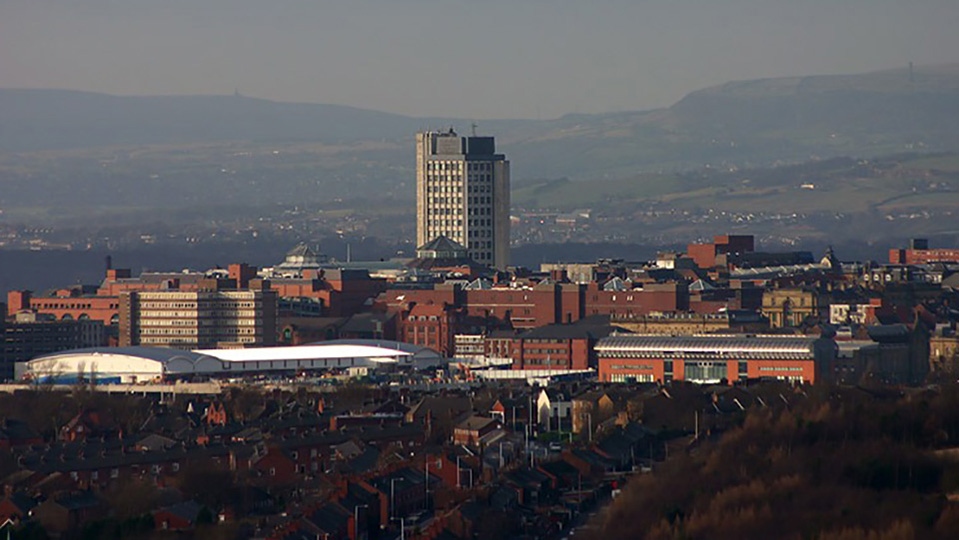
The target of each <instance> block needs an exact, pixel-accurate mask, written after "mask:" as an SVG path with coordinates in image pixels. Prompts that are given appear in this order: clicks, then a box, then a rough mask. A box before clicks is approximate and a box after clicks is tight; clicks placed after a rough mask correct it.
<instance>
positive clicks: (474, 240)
mask: <svg viewBox="0 0 959 540" xmlns="http://www.w3.org/2000/svg"><path fill="white" fill-rule="evenodd" d="M509 190H510V181H509V161H507V160H506V157H505V156H504V155H503V154H497V153H496V144H495V141H494V139H493V137H476V136H470V137H460V136H459V135H457V134H456V132H455V131H453V130H452V129H450V130H449V131H446V132H436V131H427V132H421V133H417V134H416V245H417V246H425V245H426V244H428V243H429V242H430V241H432V240H433V239H435V238H437V237H439V236H446V237H447V238H449V239H450V240H453V241H454V242H458V243H460V244H462V245H464V246H466V248H467V249H468V250H469V254H470V257H471V258H472V259H473V260H475V261H476V262H478V263H480V264H484V265H487V266H492V267H494V268H498V269H505V268H506V266H507V265H508V264H509V229H510V221H509V208H510V192H509Z"/></svg>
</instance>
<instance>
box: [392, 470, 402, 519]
mask: <svg viewBox="0 0 959 540" xmlns="http://www.w3.org/2000/svg"><path fill="white" fill-rule="evenodd" d="M397 480H400V479H399V478H390V517H391V518H392V517H393V516H394V515H395V514H396V508H395V507H396V481H397Z"/></svg>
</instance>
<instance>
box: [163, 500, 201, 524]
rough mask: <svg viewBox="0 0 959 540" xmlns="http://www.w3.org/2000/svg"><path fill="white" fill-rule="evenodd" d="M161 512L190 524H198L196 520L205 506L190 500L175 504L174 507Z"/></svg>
mask: <svg viewBox="0 0 959 540" xmlns="http://www.w3.org/2000/svg"><path fill="white" fill-rule="evenodd" d="M161 510H163V511H166V512H169V513H171V514H173V515H175V516H177V517H178V518H181V519H183V520H185V521H187V522H189V523H196V518H197V516H198V515H200V512H201V511H202V510H203V505H201V504H200V503H198V502H196V501H194V500H189V501H183V502H181V503H178V504H174V505H173V506H169V507H167V508H162V509H161Z"/></svg>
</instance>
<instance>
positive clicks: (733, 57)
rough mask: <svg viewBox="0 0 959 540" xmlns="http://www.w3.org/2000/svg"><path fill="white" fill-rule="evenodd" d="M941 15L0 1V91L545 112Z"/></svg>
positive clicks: (749, 0) (673, 2)
mask: <svg viewBox="0 0 959 540" xmlns="http://www.w3.org/2000/svg"><path fill="white" fill-rule="evenodd" d="M957 28H959V2H957V1H956V0H482V1H477V0H0V87H4V88H63V89H73V90H87V91H96V92H106V93H111V94H120V95H169V94H221V95H222V94H232V93H233V92H234V90H239V92H240V93H241V94H243V95H246V96H253V97H260V98H265V99H272V100H277V101H297V102H310V103H333V104H340V105H352V106H356V107H362V108H368V109H377V110H382V111H389V112H394V113H399V114H406V115H412V116H449V117H460V118H476V119H487V118H555V117H559V116H562V115H564V114H568V113H598V112H611V111H622V110H643V109H651V108H657V107H665V106H669V105H671V104H672V103H675V102H676V101H678V100H679V99H681V98H682V97H683V96H684V95H685V94H687V93H689V92H691V91H694V90H697V89H699V88H703V87H707V86H712V85H716V84H721V83H724V82H727V81H730V80H740V79H755V78H765V77H778V76H798V75H818V74H836V73H860V72H867V71H873V70H879V69H886V68H895V67H905V66H906V65H907V64H908V63H909V62H910V61H912V62H915V64H916V65H917V66H921V65H931V64H944V63H957V62H959V31H957V30H956V29H957Z"/></svg>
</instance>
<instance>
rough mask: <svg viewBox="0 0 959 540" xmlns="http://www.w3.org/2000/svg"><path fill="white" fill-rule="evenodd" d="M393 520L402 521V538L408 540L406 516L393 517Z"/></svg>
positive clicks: (401, 539)
mask: <svg viewBox="0 0 959 540" xmlns="http://www.w3.org/2000/svg"><path fill="white" fill-rule="evenodd" d="M393 521H399V522H400V540H406V518H401V517H398V518H393Z"/></svg>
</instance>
